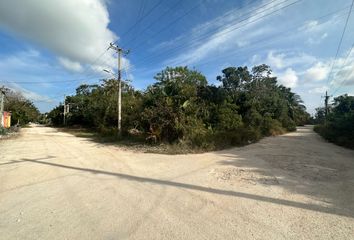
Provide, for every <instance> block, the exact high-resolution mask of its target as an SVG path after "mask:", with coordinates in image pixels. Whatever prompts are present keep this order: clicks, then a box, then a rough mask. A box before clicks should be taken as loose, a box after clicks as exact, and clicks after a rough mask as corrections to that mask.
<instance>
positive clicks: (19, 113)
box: [4, 89, 41, 126]
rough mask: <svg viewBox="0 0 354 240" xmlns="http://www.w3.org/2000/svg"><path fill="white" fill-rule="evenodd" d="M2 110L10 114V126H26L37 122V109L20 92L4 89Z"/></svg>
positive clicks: (38, 113) (38, 117)
mask: <svg viewBox="0 0 354 240" xmlns="http://www.w3.org/2000/svg"><path fill="white" fill-rule="evenodd" d="M5 96H6V99H5V104H4V110H5V111H7V112H11V125H12V126H13V125H19V126H26V125H27V124H28V123H29V122H37V121H39V119H40V117H41V114H40V112H39V110H38V108H37V107H36V106H35V105H34V104H33V103H32V102H31V101H30V100H28V99H26V98H25V97H24V96H23V95H22V94H21V93H20V92H15V91H12V90H10V89H5Z"/></svg>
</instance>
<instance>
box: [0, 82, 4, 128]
mask: <svg viewBox="0 0 354 240" xmlns="http://www.w3.org/2000/svg"><path fill="white" fill-rule="evenodd" d="M4 97H5V91H4V90H3V87H2V88H0V127H4V126H3V124H4V122H3V121H4V120H3V117H4V115H3V114H4Z"/></svg>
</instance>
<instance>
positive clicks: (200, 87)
mask: <svg viewBox="0 0 354 240" xmlns="http://www.w3.org/2000/svg"><path fill="white" fill-rule="evenodd" d="M155 80H156V82H155V83H154V84H152V85H151V86H149V87H148V88H147V89H146V90H145V91H137V90H135V89H134V88H133V87H132V86H130V85H129V84H127V83H124V84H123V95H122V96H123V101H122V103H123V106H122V109H123V111H122V127H123V137H129V138H131V137H133V138H135V139H140V140H147V141H150V142H153V143H161V142H162V143H168V144H169V145H178V146H182V147H185V148H190V149H208V150H211V149H217V148H224V147H227V146H234V145H240V144H246V143H249V142H253V141H257V140H258V139H260V138H261V137H263V136H269V135H276V134H281V133H284V132H286V131H294V130H295V127H296V125H302V124H304V123H305V122H306V121H307V120H308V119H309V114H308V113H306V111H305V107H304V105H302V101H301V99H300V97H299V96H298V95H296V94H295V93H293V92H291V89H289V88H286V87H284V86H282V85H279V84H278V83H277V79H276V77H273V76H271V69H270V68H269V67H268V66H266V65H260V66H255V67H254V68H252V70H251V71H250V70H248V68H247V67H229V68H226V69H224V70H223V71H222V74H221V75H220V76H218V77H217V80H218V81H219V82H220V86H214V85H209V84H208V82H207V80H206V78H205V76H203V75H202V74H201V73H200V72H198V71H196V70H190V69H188V68H187V67H176V68H169V67H167V68H166V69H164V70H163V71H161V72H160V73H158V74H156V76H155ZM116 84H117V83H116V81H114V80H105V81H103V82H102V84H100V85H81V86H79V87H78V88H77V89H76V94H75V95H73V96H69V97H67V98H66V102H67V103H70V114H69V115H68V118H67V124H68V125H69V126H73V125H80V126H85V127H90V128H94V129H96V130H97V131H98V132H99V133H100V134H101V135H103V136H112V135H114V133H115V132H116V127H115V126H116V123H117V102H116V99H117V85H116ZM62 112H63V106H62V105H59V106H57V107H56V108H54V109H53V110H52V111H51V112H50V113H49V114H48V117H49V118H50V119H51V122H52V123H53V124H54V125H61V124H62V122H63V116H62Z"/></svg>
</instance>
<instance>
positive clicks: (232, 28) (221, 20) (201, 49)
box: [156, 0, 284, 65]
mask: <svg viewBox="0 0 354 240" xmlns="http://www.w3.org/2000/svg"><path fill="white" fill-rule="evenodd" d="M260 5H263V6H264V7H263V8H259V6H260ZM283 6H284V4H282V3H279V2H273V1H267V0H264V1H261V3H260V4H258V5H257V6H254V8H253V9H250V10H251V11H245V9H232V10H230V11H228V12H226V13H225V14H223V15H222V16H220V17H217V18H215V19H213V20H211V21H208V22H206V23H204V24H201V25H199V26H197V27H195V28H194V29H193V30H192V31H191V33H188V34H185V35H184V37H182V39H183V40H184V41H185V42H186V45H188V46H191V47H190V49H189V50H188V51H184V52H183V53H181V54H179V55H177V57H172V58H171V59H168V60H167V61H165V64H166V65H180V64H182V65H190V64H194V63H197V62H200V61H201V60H203V59H206V58H208V57H209V56H210V54H218V53H220V52H227V51H233V50H235V49H238V48H241V47H244V46H248V45H250V43H251V42H252V41H253V40H256V39H259V37H264V36H265V35H266V34H271V32H272V30H275V29H274V28H273V26H272V25H267V24H264V23H265V21H269V20H271V19H272V18H271V17H270V18H264V17H265V16H267V15H269V14H270V12H274V11H277V10H279V9H280V8H281V7H283ZM272 15H273V16H275V15H276V14H272ZM263 18H264V19H263ZM206 35H207V36H209V37H208V38H206V37H205V36H206ZM176 39H179V41H175V42H178V43H181V36H179V37H177V38H176ZM171 43H172V42H171V41H169V42H166V43H162V44H161V45H160V46H161V47H162V46H166V45H168V46H171ZM156 49H159V48H156Z"/></svg>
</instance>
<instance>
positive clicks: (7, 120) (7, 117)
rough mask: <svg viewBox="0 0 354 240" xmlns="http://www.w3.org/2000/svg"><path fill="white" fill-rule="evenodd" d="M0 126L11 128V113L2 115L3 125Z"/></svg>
mask: <svg viewBox="0 0 354 240" xmlns="http://www.w3.org/2000/svg"><path fill="white" fill-rule="evenodd" d="M0 125H1V126H2V127H4V128H9V127H11V113H10V112H3V113H2V114H1V123H0Z"/></svg>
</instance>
